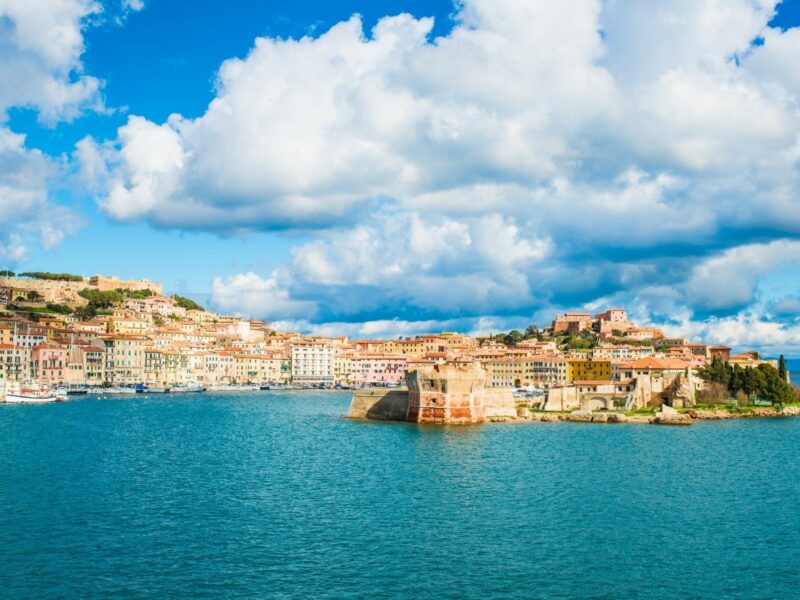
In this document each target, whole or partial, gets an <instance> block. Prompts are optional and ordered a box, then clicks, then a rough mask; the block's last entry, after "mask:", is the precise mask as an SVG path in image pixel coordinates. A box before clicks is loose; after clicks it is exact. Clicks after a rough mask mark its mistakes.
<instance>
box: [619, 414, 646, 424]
mask: <svg viewBox="0 0 800 600" xmlns="http://www.w3.org/2000/svg"><path fill="white" fill-rule="evenodd" d="M622 416H624V417H625V418H626V419H628V423H650V422H652V420H653V418H652V417H649V416H647V415H633V416H631V417H628V416H627V415H622Z"/></svg>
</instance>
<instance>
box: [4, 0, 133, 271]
mask: <svg viewBox="0 0 800 600" xmlns="http://www.w3.org/2000/svg"><path fill="white" fill-rule="evenodd" d="M137 6H138V8H141V3H140V2H138V1H134V2H132V3H131V2H129V3H128V6H127V7H125V11H130V10H138V8H137ZM103 13H104V8H103V6H102V5H101V4H100V3H99V2H97V1H95V0H58V1H43V0H0V80H2V81H3V82H4V84H3V85H2V86H0V260H4V261H5V262H6V263H10V264H14V263H17V262H20V261H22V260H24V258H25V256H26V245H27V244H29V243H31V242H33V243H36V244H39V245H41V246H43V247H44V248H46V249H49V248H53V247H55V246H57V245H58V244H60V243H61V241H62V240H63V239H64V237H65V236H67V235H72V234H74V233H75V231H76V230H77V228H78V226H79V224H80V219H79V217H78V216H77V215H76V214H75V213H74V211H72V210H70V209H69V208H67V207H65V206H62V205H60V204H58V203H56V202H54V201H53V200H52V195H53V194H52V192H53V191H54V189H55V188H56V187H58V184H57V183H56V181H57V180H58V176H59V175H60V174H61V173H60V170H61V169H62V165H61V164H60V163H59V161H57V160H55V159H53V158H51V157H49V156H47V155H45V154H43V153H42V152H40V151H38V150H36V149H32V148H29V147H27V146H26V143H25V137H24V136H22V135H18V134H15V133H14V132H12V131H11V129H10V128H9V127H8V125H7V121H8V112H9V110H10V109H11V108H24V109H31V110H34V111H35V112H36V114H37V115H38V117H39V120H40V121H41V122H42V123H43V124H44V125H46V126H52V125H55V124H56V123H57V122H59V121H63V120H71V119H73V118H75V117H76V116H78V115H79V114H80V113H81V112H82V111H85V110H103V108H104V107H103V101H102V97H101V95H100V90H101V87H102V84H101V82H100V81H99V80H98V79H97V78H95V77H93V76H91V75H89V74H87V73H85V72H84V69H83V64H82V62H81V56H82V54H83V52H84V47H85V43H84V38H83V29H84V27H86V26H87V23H88V22H89V21H91V20H92V19H99V18H101V17H102V14H103Z"/></svg>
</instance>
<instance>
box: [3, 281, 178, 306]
mask: <svg viewBox="0 0 800 600" xmlns="http://www.w3.org/2000/svg"><path fill="white" fill-rule="evenodd" d="M86 288H90V289H95V290H98V291H101V292H108V291H111V290H120V289H121V290H150V291H151V292H152V293H153V294H155V295H157V296H161V295H163V293H164V286H163V285H162V284H160V283H153V282H152V281H150V280H149V279H119V278H117V277H114V276H111V277H106V276H104V275H94V276H93V277H85V278H83V279H82V280H80V281H58V280H51V279H36V278H30V277H0V304H9V303H11V302H13V301H14V300H15V299H17V298H18V297H27V296H28V294H29V293H30V292H36V293H37V294H39V296H40V297H41V299H42V302H48V303H52V304H65V305H67V306H70V307H77V306H83V305H84V304H86V299H84V298H82V297H81V296H80V295H78V292H80V291H81V290H85V289H86Z"/></svg>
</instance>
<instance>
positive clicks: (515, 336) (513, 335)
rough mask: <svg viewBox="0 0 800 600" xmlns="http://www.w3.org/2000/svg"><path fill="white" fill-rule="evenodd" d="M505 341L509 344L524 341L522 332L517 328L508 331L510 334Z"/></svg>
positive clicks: (514, 344)
mask: <svg viewBox="0 0 800 600" xmlns="http://www.w3.org/2000/svg"><path fill="white" fill-rule="evenodd" d="M503 341H504V342H505V344H506V345H507V346H516V345H517V344H519V343H520V342H521V341H522V333H520V332H519V331H518V330H516V329H512V330H511V331H509V332H508V334H506V336H505V338H503Z"/></svg>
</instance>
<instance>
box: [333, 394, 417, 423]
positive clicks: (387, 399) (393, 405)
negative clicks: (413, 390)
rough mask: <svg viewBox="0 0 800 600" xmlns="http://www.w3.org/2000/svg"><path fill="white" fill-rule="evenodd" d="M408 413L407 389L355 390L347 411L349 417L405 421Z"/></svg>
mask: <svg viewBox="0 0 800 600" xmlns="http://www.w3.org/2000/svg"><path fill="white" fill-rule="evenodd" d="M407 413H408V390H404V389H399V390H398V389H394V390H388V389H380V388H372V389H367V390H356V391H355V392H353V399H352V401H351V402H350V410H349V411H348V413H347V416H348V418H351V419H371V420H376V421H405V420H406V414H407Z"/></svg>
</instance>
